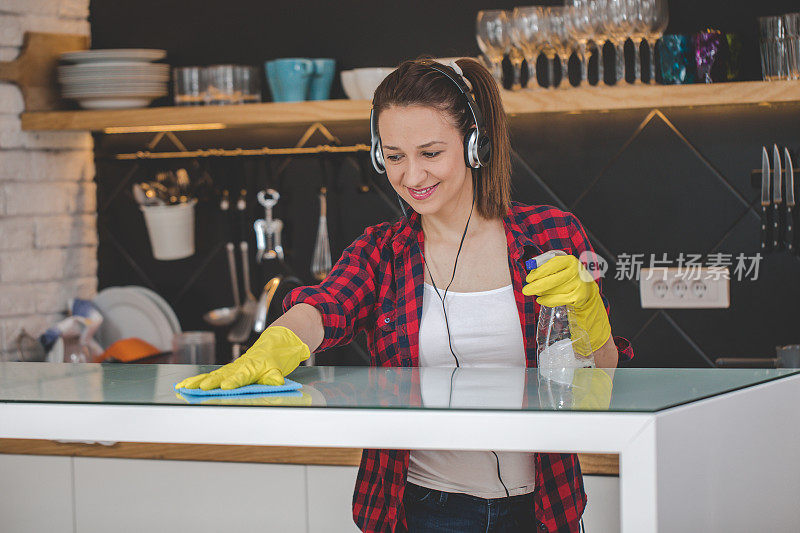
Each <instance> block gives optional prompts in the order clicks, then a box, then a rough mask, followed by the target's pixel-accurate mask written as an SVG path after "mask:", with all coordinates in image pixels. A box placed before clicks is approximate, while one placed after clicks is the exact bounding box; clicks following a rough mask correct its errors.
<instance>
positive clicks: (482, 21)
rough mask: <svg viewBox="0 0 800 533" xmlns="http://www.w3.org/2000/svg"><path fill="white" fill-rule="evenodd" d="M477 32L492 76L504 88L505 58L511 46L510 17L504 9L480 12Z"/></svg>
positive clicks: (479, 43)
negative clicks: (490, 66)
mask: <svg viewBox="0 0 800 533" xmlns="http://www.w3.org/2000/svg"><path fill="white" fill-rule="evenodd" d="M475 30H476V38H477V40H478V46H479V47H480V49H481V52H483V53H484V55H485V56H486V58H487V59H488V60H489V62H490V63H491V65H492V76H494V79H495V80H497V83H498V84H499V85H501V86H502V83H503V56H504V55H505V53H506V51H507V50H508V48H509V47H510V46H511V36H510V35H509V31H508V30H509V23H508V15H507V14H506V12H505V11H504V10H502V9H492V10H487V11H478V16H477V17H476V19H475Z"/></svg>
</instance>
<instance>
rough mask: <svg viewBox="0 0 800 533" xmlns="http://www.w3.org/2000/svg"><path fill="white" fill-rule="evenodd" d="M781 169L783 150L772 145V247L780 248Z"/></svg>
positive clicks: (774, 248)
mask: <svg viewBox="0 0 800 533" xmlns="http://www.w3.org/2000/svg"><path fill="white" fill-rule="evenodd" d="M782 178H783V171H782V170H781V152H780V150H778V145H777V144H775V145H773V147H772V207H773V212H772V249H773V250H778V249H779V248H780V247H781V245H782V244H783V242H782V240H781V204H782V203H783V198H782V197H781V183H782V182H783V179H782Z"/></svg>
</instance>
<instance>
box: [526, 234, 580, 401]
mask: <svg viewBox="0 0 800 533" xmlns="http://www.w3.org/2000/svg"><path fill="white" fill-rule="evenodd" d="M557 255H567V254H566V253H565V252H563V251H561V250H550V251H548V252H545V253H543V254H541V255H538V256H536V257H534V258H533V259H529V260H528V261H526V262H525V267H526V268H527V269H528V270H533V269H535V268H538V267H540V266H542V265H543V264H544V263H546V262H547V261H548V260H550V259H552V258H553V257H555V256H557ZM569 314H570V306H566V305H560V306H557V307H545V306H543V305H540V306H539V321H538V323H537V326H536V365H537V366H538V367H539V375H540V376H542V377H544V378H546V379H549V380H553V381H556V382H558V383H563V384H565V385H569V384H571V383H572V378H573V373H574V369H576V368H587V367H588V368H594V367H595V363H594V356H593V355H592V349H591V344H590V343H589V335H588V334H587V333H586V332H585V331H584V330H583V329H581V328H580V327H578V325H577V324H576V323H575V322H574V321H573V322H570V319H569Z"/></svg>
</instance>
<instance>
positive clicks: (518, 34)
mask: <svg viewBox="0 0 800 533" xmlns="http://www.w3.org/2000/svg"><path fill="white" fill-rule="evenodd" d="M545 17H546V8H544V7H540V6H527V7H515V8H514V11H513V12H512V13H511V40H512V42H513V43H514V46H516V47H517V48H519V49H520V50H521V51H522V55H523V56H525V61H526V62H527V63H528V85H527V86H528V87H531V88H533V87H536V84H537V77H536V60H537V59H538V57H539V53H540V52H541V51H542V48H543V47H544V42H545V41H544V36H545V32H544V28H543V24H544V20H545Z"/></svg>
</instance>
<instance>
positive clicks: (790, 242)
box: [783, 148, 795, 253]
mask: <svg viewBox="0 0 800 533" xmlns="http://www.w3.org/2000/svg"><path fill="white" fill-rule="evenodd" d="M783 155H784V162H785V164H784V166H785V167H786V233H785V234H784V238H785V240H786V251H787V252H789V253H794V213H792V208H793V207H794V205H795V204H794V165H793V164H792V156H791V154H789V149H788V148H784V149H783Z"/></svg>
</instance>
